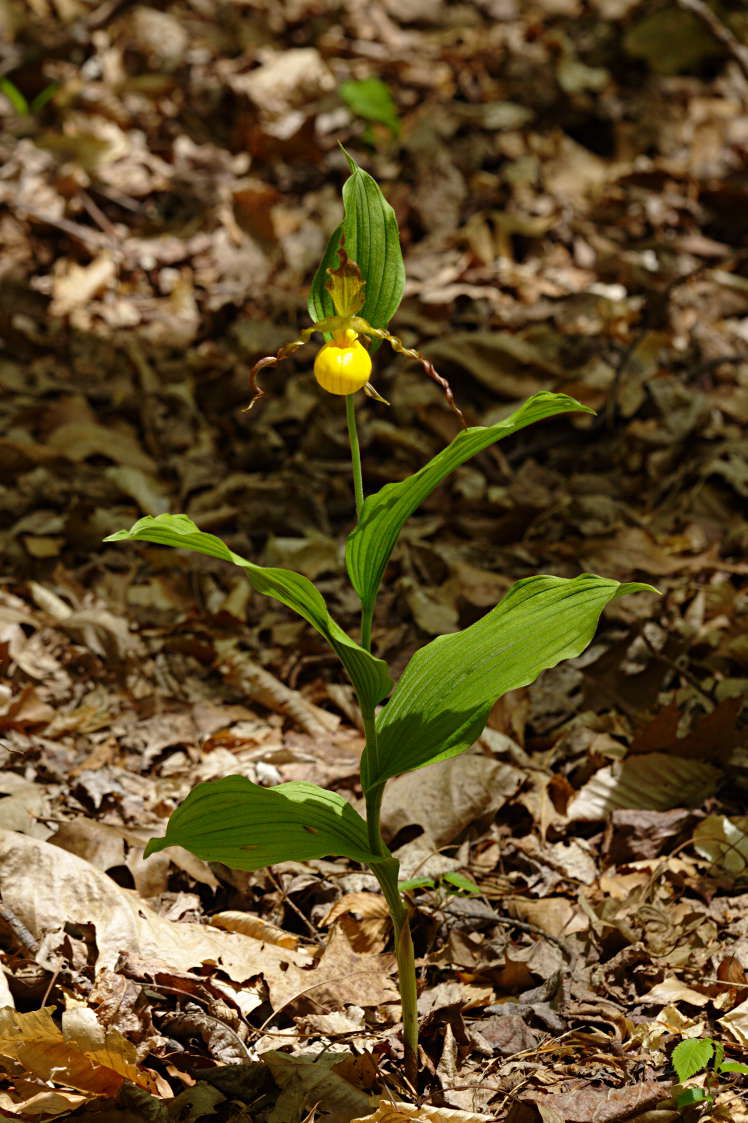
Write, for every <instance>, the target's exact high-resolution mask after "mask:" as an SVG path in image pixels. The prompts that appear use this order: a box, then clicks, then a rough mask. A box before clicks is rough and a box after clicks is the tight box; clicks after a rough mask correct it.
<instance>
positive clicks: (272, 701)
mask: <svg viewBox="0 0 748 1123" xmlns="http://www.w3.org/2000/svg"><path fill="white" fill-rule="evenodd" d="M215 648H216V652H217V654H218V657H219V660H220V663H219V670H220V671H221V672H222V673H223V674H225V675H226V677H227V678H229V679H230V680H233V681H235V682H236V683H237V685H239V686H241V688H242V690H246V692H247V693H248V694H249V695H250V697H251V698H252V699H254V700H255V701H257V702H259V703H260V704H261V705H263V706H267V708H268V709H269V710H273V711H274V712H275V713H278V714H284V715H286V716H287V717H290V718H291V719H292V720H293V721H295V722H296V724H297V725H298V726H299V727H300V728H301V729H303V730H304V732H305V733H308V734H309V736H310V737H325V736H329V734H330V732H331V730H332V729H334V728H335V727H336V726H337V719H336V718H335V717H333V715H332V714H327V712H326V711H325V710H322V709H320V708H319V707H318V706H314V705H312V703H311V702H307V700H306V698H305V697H304V696H303V694H300V693H299V692H298V690H289V688H288V687H287V686H286V685H285V684H284V683H282V682H281V681H280V679H277V678H276V677H275V675H271V674H270V672H269V671H266V670H265V669H264V667H261V666H260V665H259V664H258V663H255V662H254V660H253V659H250V657H249V656H248V655H247V654H246V653H245V652H243V651H240V650H239V648H238V645H237V643H236V641H235V640H219V641H218V642H217V643H216V645H215Z"/></svg>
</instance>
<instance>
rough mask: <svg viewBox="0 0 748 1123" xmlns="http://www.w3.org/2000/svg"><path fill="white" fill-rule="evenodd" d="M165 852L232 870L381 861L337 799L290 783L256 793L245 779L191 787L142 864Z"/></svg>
mask: <svg viewBox="0 0 748 1123" xmlns="http://www.w3.org/2000/svg"><path fill="white" fill-rule="evenodd" d="M168 846H183V847H184V848H185V849H186V850H189V851H190V852H191V853H192V854H196V855H197V857H198V858H202V859H203V861H205V862H223V864H224V865H225V866H229V867H230V868H231V869H234V870H258V869H261V868H262V867H263V866H271V865H272V864H273V863H274V862H306V861H309V860H310V859H312V858H327V857H330V856H335V857H339V856H342V857H345V858H353V860H354V861H356V862H362V863H364V864H369V863H371V862H378V861H380V862H381V861H382V860H383V859H382V857H381V856H379V857H377V855H376V854H373V853H372V852H371V851H370V849H369V843H368V839H367V834H366V823H365V821H364V820H363V819H362V818H361V816H360V815H359V814H358V812H357V811H355V810H354V808H353V807H351V805H350V803H346V801H345V800H344V799H343V797H342V796H341V795H338V794H337V792H328V791H325V789H324V788H318V787H317V785H316V784H306V783H301V782H296V781H294V782H292V783H288V784H279V785H278V786H277V787H275V788H261V787H259V785H258V784H253V783H252V781H251V780H248V779H247V778H246V777H245V776H226V777H225V778H224V779H223V780H215V781H208V782H207V783H203V784H198V785H197V786H196V787H194V788H193V789H192V791H191V792H190V794H189V795H188V796H187V798H186V799H185V801H184V802H183V803H181V804H180V805H179V807H177V809H176V811H174V812H173V813H172V816H171V818H170V819H169V822H168V825H167V827H166V834H165V835H163V837H161V838H152V839H151V840H150V842H149V843H148V845H147V847H146V849H145V856H146V857H148V855H149V854H155V853H156V852H157V851H158V850H165V849H166V847H168Z"/></svg>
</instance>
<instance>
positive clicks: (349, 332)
mask: <svg viewBox="0 0 748 1123" xmlns="http://www.w3.org/2000/svg"><path fill="white" fill-rule="evenodd" d="M370 374H371V356H370V355H369V352H368V351H367V350H366V348H365V347H363V346H362V345H361V344H360V343H359V341H358V335H357V334H356V332H355V331H354V330H353V329H352V328H347V329H346V330H344V331H339V332H336V333H335V335H334V336H333V338H332V339H331V340H330V342H329V343H326V344H325V345H324V347H322V348H321V349H320V350H319V351H318V352H317V358H316V359H315V360H314V377H315V378H316V379H317V381H318V382H319V384H320V386H321V387H322V389H323V390H327V392H328V394H355V393H356V391H357V390H363V388H364V386H365V385H366V383H367V382H368V381H369V375H370Z"/></svg>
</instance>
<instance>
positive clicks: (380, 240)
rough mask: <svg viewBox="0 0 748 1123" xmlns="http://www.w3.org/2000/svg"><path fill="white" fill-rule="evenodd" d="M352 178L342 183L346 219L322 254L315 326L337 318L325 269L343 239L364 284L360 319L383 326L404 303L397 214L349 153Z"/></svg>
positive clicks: (311, 304)
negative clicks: (402, 301)
mask: <svg viewBox="0 0 748 1123" xmlns="http://www.w3.org/2000/svg"><path fill="white" fill-rule="evenodd" d="M346 159H347V160H348V164H349V167H350V169H351V174H350V176H349V177H348V179H347V180H346V181H345V183H344V184H343V207H344V210H345V217H344V218H343V222H342V223H341V225H340V226H338V228H337V230H335V231H333V234H332V235H331V237H330V241H329V242H328V243H327V248H326V249H325V253H324V256H323V258H322V261H321V262H320V265H319V268H318V269H317V272H316V273H315V274H314V279H313V281H312V286H311V289H310V290H309V300H308V308H309V315H310V316H311V317H312V320H313V321H314V323H315V324H316V323H317V322H318V321H319V320H323V319H324V318H325V317H326V316H332V315H334V312H335V309H334V307H333V302H332V298H331V296H330V294H329V292H327V291H326V289H325V285H326V283H327V270H328V269H331V268H333V267H334V266H335V265H336V264H337V257H338V246H339V245H340V238H341V235H342V234H345V249H346V253H347V254H348V257H349V258H350V259H351V261H355V262H356V264H357V265H358V267H359V269H360V270H361V276H362V277H363V279H364V281H366V289H365V300H364V305H363V308H362V309H361V312H360V315H361V316H362V317H363V319H365V320H367V321H368V323H370V324H371V325H372V327H375V328H385V327H387V324H388V323H389V322H390V320H391V319H392V317H393V316H394V314H395V312H396V311H397V307H398V305H399V304H400V301H401V300H402V296H403V289H404V288H405V266H404V265H403V255H402V252H401V250H400V233H399V231H398V228H397V219H396V218H395V212H394V211H393V209H392V207H391V206H390V204H389V203H388V202H387V200H386V199H385V197H384V195H383V194H382V192H381V190H380V188H379V185H378V183H377V182H376V180H374V179H372V177H371V176H370V175H369V174H368V172H365V171H364V170H363V168H360V167H359V166H358V164H357V163H356V162H355V160H353V159H351V157H350V156H349V155H348V153H346Z"/></svg>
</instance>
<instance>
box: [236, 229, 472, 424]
mask: <svg viewBox="0 0 748 1123" xmlns="http://www.w3.org/2000/svg"><path fill="white" fill-rule="evenodd" d="M338 260H339V265H338V268H337V269H328V270H327V272H328V274H329V278H328V281H327V284H326V286H325V287H326V289H327V291H328V292H329V293H330V296H331V297H332V302H333V305H334V308H335V315H333V316H326V317H325V318H324V319H322V320H319V321H318V322H317V323H316V324H314V326H313V327H310V328H304V330H303V331H301V332H299V336H298V338H297V339H292V340H291V341H290V342H289V343H285V344H284V345H283V346H282V347H280V348H279V349H278V350H277V351H276V353H275V354H274V355H265V356H264V358H262V359H258V360H257V362H256V363H255V365H254V366H253V367H252V369H251V371H250V372H249V385H250V389H251V390H252V392H253V395H254V396H253V398H252V401H251V402H250V403H249V405H248V406H247V409H251V408H252V406H253V405H254V404H255V402H257V401H259V400H260V398H262V397H264V393H265V392H264V390H263V389H262V387H261V386H259V385H258V383H257V375H258V374H259V373H260V371H261V370H264V369H265V367H271V366H275V364H276V363H279V362H282V360H283V359H287V358H289V357H290V356H291V355H293V354H294V352H296V351H298V349H299V348H300V347H303V346H304V345H305V344H306V343H308V342H309V340H310V338H311V336H312V335H314V334H315V332H319V333H320V334H326V333H327V334H330V335H331V336H332V339H330V340H329V341H328V342H327V343H325V344H324V345H323V346H322V347H321V348H320V350H319V352H318V354H317V357H316V359H315V360H314V377H315V378H316V379H317V382H318V383H319V385H320V386H321V387H322V389H323V390H327V392H328V393H329V394H342V395H346V396H347V395H349V394H355V393H356V391H357V390H364V392H365V393H366V394H367V395H368V396H369V397H370V398H375V399H376V400H377V401H379V402H383V403H384V404H385V405H389V403H388V402H387V400H386V399H385V398H383V397H382V396H381V395H380V394H378V393H377V391H376V390H375V389H374V387H373V386H372V384H371V382H369V375H370V374H371V357H370V355H369V352H368V351H367V350H366V348H365V347H364V346H363V345H362V344H361V343H360V342H359V336H364V337H366V338H369V339H381V340H386V341H387V342H388V343H389V344H390V346H391V347H392V349H393V350H394V351H397V352H399V354H401V355H405V356H407V358H409V359H415V360H416V362H418V363H420V364H421V367H422V368H423V370H424V371H425V373H426V374H427V375H428V376H429V378H431V379H432V380H433V381H434V382H436V384H437V385H438V386H440V387H441V389H442V390H443V391H444V396H445V397H446V399H447V403H448V405H449V408H450V409H451V410H452V412H453V413H455V414H456V415H457V417H458V418H459V419H460V424H461V425H462V426H463V427H464V426H465V418H464V417H463V415H462V410H461V409H460V408H459V406H458V405H457V403H456V402H455V400H454V397H453V395H452V389H451V387H450V385H449V383H448V382H447V380H446V379H445V378H442V377H441V375H440V374H437V372H436V370H435V369H434V366H433V364H432V363H430V362H429V360H428V359H427V358H426V357H425V355H422V354H421V353H420V351H416V350H414V349H413V348H411V347H406V346H405V345H404V343H403V342H402V340H400V339H398V338H397V336H396V335H391V334H390V332H388V331H387V330H386V329H385V328H375V327H372V325H371V324H370V323H368V322H367V321H366V320H364V319H363V318H362V317H361V316H359V315H358V313H359V312H360V311H361V309H362V307H363V305H364V286H365V284H366V282H365V281H364V280H363V279H362V277H361V272H360V270H359V267H358V265H356V263H355V261H351V260H350V258H349V257H348V255H347V253H346V252H345V248H344V245H343V242H342V241H341V244H340V246H339V247H338Z"/></svg>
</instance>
